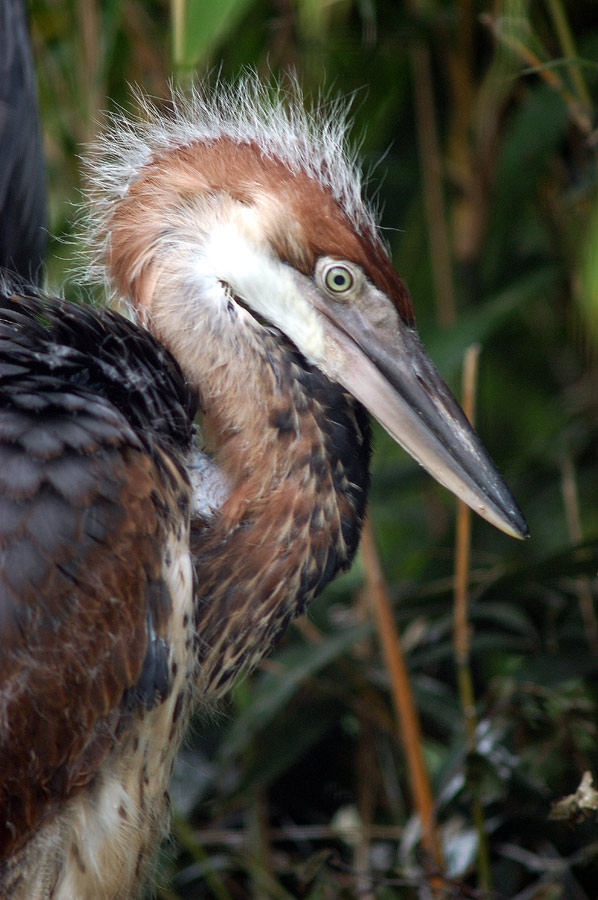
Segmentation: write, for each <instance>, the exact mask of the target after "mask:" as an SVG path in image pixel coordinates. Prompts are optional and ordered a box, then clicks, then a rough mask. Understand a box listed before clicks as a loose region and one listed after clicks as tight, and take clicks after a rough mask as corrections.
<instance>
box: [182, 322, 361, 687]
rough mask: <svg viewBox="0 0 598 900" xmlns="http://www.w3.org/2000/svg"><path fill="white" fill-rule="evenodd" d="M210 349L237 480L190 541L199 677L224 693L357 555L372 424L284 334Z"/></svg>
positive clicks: (217, 425) (225, 448)
mask: <svg viewBox="0 0 598 900" xmlns="http://www.w3.org/2000/svg"><path fill="white" fill-rule="evenodd" d="M206 349H207V351H208V359H209V360H210V364H209V366H208V367H207V368H209V370H210V371H209V372H208V371H207V370H204V374H205V379H206V380H205V383H203V384H200V385H199V389H200V404H201V406H202V408H203V409H204V411H205V412H204V416H205V421H206V425H207V428H208V431H209V434H210V438H211V443H212V449H213V453H214V457H215V461H216V463H217V465H218V466H219V468H220V470H221V471H222V472H223V473H224V476H225V479H226V482H227V484H228V486H229V490H228V493H227V495H226V498H225V499H224V502H223V503H222V504H221V506H220V507H219V509H218V511H217V513H216V514H215V515H213V516H212V517H210V519H209V520H208V521H206V520H205V519H203V518H202V517H197V518H196V519H195V521H194V522H193V523H192V540H191V547H192V555H193V562H194V568H195V574H196V583H197V597H196V605H195V616H196V621H195V623H194V625H195V633H196V635H197V636H198V637H197V641H198V647H197V649H196V658H197V664H198V673H197V674H198V681H199V684H200V686H201V692H202V695H205V694H208V695H212V696H217V695H219V694H221V693H223V692H224V691H225V690H226V689H227V687H228V686H230V682H231V681H232V679H233V678H234V677H235V675H236V674H237V673H238V671H239V670H240V669H241V668H250V667H252V666H253V665H255V664H256V663H257V662H258V661H259V659H260V658H261V657H262V656H263V655H264V654H265V653H267V652H268V650H269V649H270V648H271V646H272V645H273V644H274V643H275V642H276V640H277V638H278V637H279V636H280V635H281V634H282V632H283V631H284V630H285V629H286V627H287V625H288V623H289V621H290V620H291V618H293V617H294V616H296V615H298V614H299V613H301V612H302V611H303V609H304V608H305V606H306V604H307V603H308V602H309V601H310V600H311V599H312V598H313V597H314V596H315V595H317V594H318V593H319V592H320V591H321V590H322V589H323V587H324V586H325V585H326V584H327V583H328V581H330V580H331V579H332V578H333V577H334V576H335V575H336V574H337V573H338V572H339V571H340V570H343V569H345V568H346V567H347V566H348V565H349V564H350V562H351V560H352V558H353V555H354V553H355V550H356V548H357V543H358V540H359V533H360V529H361V522H362V518H363V514H364V509H365V502H366V490H367V481H368V464H369V422H368V420H367V416H366V413H365V411H364V410H363V409H362V408H361V407H360V406H359V405H358V404H356V403H355V402H354V401H353V400H352V398H350V397H348V396H347V395H346V394H345V393H344V392H343V390H342V388H341V387H340V386H339V385H337V384H334V383H332V382H330V381H329V380H328V379H327V378H325V377H324V376H323V375H322V374H321V373H320V372H319V371H318V370H317V369H315V368H313V367H311V366H309V365H308V364H307V363H306V362H305V360H304V359H303V358H302V357H301V356H300V355H299V354H298V353H297V352H296V351H295V350H294V348H293V347H292V346H291V345H290V344H288V343H287V342H286V341H285V340H284V339H283V338H282V336H281V335H279V334H278V333H276V332H268V331H267V330H265V329H261V335H260V337H259V339H258V337H257V333H255V334H254V336H253V339H252V340H251V341H249V340H248V341H247V343H246V346H245V347H244V352H243V354H242V356H241V358H240V359H232V360H229V361H228V364H227V365H223V364H222V360H220V364H219V363H218V361H217V360H216V359H214V358H213V355H212V354H213V352H214V351H213V350H212V353H210V350H209V347H208V348H206ZM218 382H219V383H218Z"/></svg>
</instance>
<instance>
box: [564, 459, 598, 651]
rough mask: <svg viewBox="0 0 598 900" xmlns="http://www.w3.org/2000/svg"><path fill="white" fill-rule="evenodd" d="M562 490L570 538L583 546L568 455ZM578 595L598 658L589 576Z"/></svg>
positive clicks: (582, 580)
mask: <svg viewBox="0 0 598 900" xmlns="http://www.w3.org/2000/svg"><path fill="white" fill-rule="evenodd" d="M561 490H562V492H563V503H564V505H565V517H566V519H567V529H568V531H569V538H570V539H571V542H572V543H573V544H581V542H582V541H583V529H582V527H581V516H580V514H579V495H578V492H577V479H576V477H575V469H574V467H573V462H572V460H571V457H570V456H569V455H568V454H564V455H563V456H562V457H561ZM577 585H578V589H577V595H578V597H579V609H580V612H581V617H582V620H583V623H584V625H585V632H586V637H587V639H588V645H589V647H590V650H591V652H592V653H593V654H594V656H598V618H597V617H596V610H595V608H594V599H593V597H592V585H591V582H590V579H589V578H588V576H587V575H584V576H582V577H581V578H580V579H579V580H578V582H577Z"/></svg>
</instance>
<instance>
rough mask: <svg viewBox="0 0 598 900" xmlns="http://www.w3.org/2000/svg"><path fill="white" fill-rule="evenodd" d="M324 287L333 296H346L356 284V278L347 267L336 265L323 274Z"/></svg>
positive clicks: (329, 267)
mask: <svg viewBox="0 0 598 900" xmlns="http://www.w3.org/2000/svg"><path fill="white" fill-rule="evenodd" d="M322 275H323V281H324V285H325V287H326V288H328V290H329V291H330V292H331V293H332V294H346V293H347V291H350V290H351V288H352V287H353V285H354V284H355V276H354V275H353V272H352V271H351V270H350V269H349V268H347V266H341V265H338V264H337V263H335V264H334V265H332V266H328V268H327V269H325V270H324V272H323V273H322Z"/></svg>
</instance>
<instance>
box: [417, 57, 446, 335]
mask: <svg viewBox="0 0 598 900" xmlns="http://www.w3.org/2000/svg"><path fill="white" fill-rule="evenodd" d="M411 70H412V72H413V85H414V93H415V115H416V124H417V138H418V144H419V154H420V159H421V166H422V179H423V189H424V205H425V211H426V224H427V229H428V241H429V246H430V260H431V263H432V278H433V281H434V295H435V298H436V319H437V321H438V322H439V324H440V325H444V326H447V325H451V324H452V323H453V322H454V321H455V291H454V287H453V273H452V266H451V249H450V244H449V239H448V230H447V227H446V214H445V205H444V195H443V189H442V165H441V161H440V149H439V144H438V133H437V128H436V119H435V117H434V111H435V102H434V88H433V85H432V70H431V65H430V53H429V50H428V48H427V47H426V45H425V44H424V43H423V42H421V41H418V42H416V43H415V44H414V46H413V47H412V49H411Z"/></svg>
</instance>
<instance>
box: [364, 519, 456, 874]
mask: <svg viewBox="0 0 598 900" xmlns="http://www.w3.org/2000/svg"><path fill="white" fill-rule="evenodd" d="M361 552H362V556H363V563H364V569H365V580H366V587H367V590H368V595H369V597H370V601H371V604H372V607H373V610H374V614H375V617H376V625H377V629H378V636H379V640H380V644H381V647H382V654H383V657H384V662H385V665H386V668H387V670H388V673H389V677H390V685H391V692H392V698H393V704H394V708H395V713H396V716H397V720H398V723H399V729H400V733H401V737H402V741H403V748H404V751H405V759H406V762H407V769H408V772H409V785H410V788H411V791H412V794H413V802H414V805H415V808H416V810H417V813H418V815H419V818H420V821H421V828H422V846H423V847H424V850H425V851H426V855H427V861H428V873H429V877H430V878H431V880H432V879H433V878H434V876H435V875H438V874H439V873H442V872H443V870H444V860H443V858H442V851H441V849H440V841H439V839H438V831H437V827H436V820H435V813H434V802H433V798H432V788H431V786H430V779H429V777H428V772H427V770H426V766H425V764H424V760H423V756H422V750H421V744H422V740H421V728H420V724H419V718H418V715H417V711H416V708H415V703H414V700H413V692H412V690H411V683H410V680H409V674H408V672H407V666H406V663H405V659H404V657H403V653H402V650H401V642H400V638H399V632H398V629H397V626H396V622H395V620H394V617H393V614H392V608H391V604H390V598H389V596H388V590H387V587H386V581H385V579H384V574H383V572H382V566H381V564H380V558H379V556H378V551H377V549H376V543H375V539H374V532H373V528H372V523H371V518H370V516H369V515H368V517H367V518H366V521H365V523H364V527H363V533H362V538H361ZM433 886H434V885H433V884H432V883H431V887H433Z"/></svg>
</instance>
